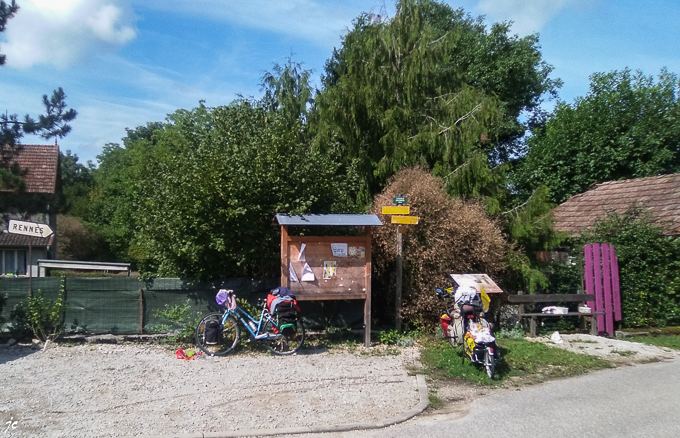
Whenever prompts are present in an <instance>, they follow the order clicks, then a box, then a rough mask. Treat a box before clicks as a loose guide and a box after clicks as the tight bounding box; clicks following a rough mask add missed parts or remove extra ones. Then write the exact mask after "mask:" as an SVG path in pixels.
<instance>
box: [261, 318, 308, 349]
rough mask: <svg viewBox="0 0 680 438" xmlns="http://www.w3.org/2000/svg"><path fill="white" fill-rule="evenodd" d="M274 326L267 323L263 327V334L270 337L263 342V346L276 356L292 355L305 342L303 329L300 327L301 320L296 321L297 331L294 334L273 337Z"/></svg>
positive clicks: (269, 322) (280, 334)
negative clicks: (267, 334)
mask: <svg viewBox="0 0 680 438" xmlns="http://www.w3.org/2000/svg"><path fill="white" fill-rule="evenodd" d="M273 328H274V324H272V322H271V321H267V322H266V323H265V326H264V332H265V333H269V335H270V336H272V338H271V339H266V340H264V341H263V342H264V345H266V346H267V348H269V350H271V352H272V353H274V354H278V355H285V354H293V353H295V352H296V351H298V350H299V349H300V347H302V343H303V342H305V327H304V326H303V325H302V319H298V322H297V330H296V331H295V333H290V334H282V333H279V334H277V335H274V331H273Z"/></svg>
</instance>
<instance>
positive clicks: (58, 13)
mask: <svg viewBox="0 0 680 438" xmlns="http://www.w3.org/2000/svg"><path fill="white" fill-rule="evenodd" d="M19 8H20V9H19V12H18V13H17V14H16V16H15V17H14V18H12V19H11V20H10V21H9V22H8V24H7V29H6V32H5V34H6V35H5V36H6V39H7V42H6V43H4V44H3V45H2V51H3V53H4V54H6V55H7V65H8V66H10V67H18V68H25V67H30V66H32V65H35V64H41V63H44V64H52V65H55V66H57V67H66V66H68V65H70V64H72V63H74V62H77V61H78V60H80V59H83V58H86V57H88V56H91V55H93V54H97V53H100V52H102V51H107V50H111V49H115V48H116V47H119V46H121V45H124V44H126V43H127V42H129V41H131V40H132V39H133V38H134V37H135V35H136V32H135V30H134V28H133V27H132V24H131V23H132V13H131V10H130V8H129V6H128V5H127V4H126V3H125V1H124V0H24V1H20V2H19Z"/></svg>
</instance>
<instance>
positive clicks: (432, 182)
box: [371, 168, 508, 326]
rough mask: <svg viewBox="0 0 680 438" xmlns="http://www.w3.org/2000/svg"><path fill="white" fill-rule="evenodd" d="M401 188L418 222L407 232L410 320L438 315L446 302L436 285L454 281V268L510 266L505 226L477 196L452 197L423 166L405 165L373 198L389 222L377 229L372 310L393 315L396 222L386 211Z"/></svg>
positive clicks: (405, 313)
mask: <svg viewBox="0 0 680 438" xmlns="http://www.w3.org/2000/svg"><path fill="white" fill-rule="evenodd" d="M397 194H402V195H404V196H406V197H408V205H409V206H410V207H411V213H410V215H411V216H418V217H419V218H420V219H419V222H418V225H406V226H405V227H407V232H406V233H405V234H404V236H403V287H402V317H403V321H404V323H406V324H411V325H416V326H417V325H422V324H428V323H432V322H435V321H436V320H438V317H439V312H440V311H441V307H442V306H441V303H440V302H439V301H438V300H437V298H436V295H435V288H436V287H449V286H451V283H450V282H449V281H447V279H446V276H447V275H448V274H449V273H480V272H483V273H487V274H489V275H491V277H495V276H497V275H498V274H499V273H501V272H502V271H503V270H504V269H505V263H504V259H503V256H504V254H505V252H506V249H507V248H508V246H507V243H506V241H505V239H504V238H503V234H502V232H501V229H500V227H499V226H498V225H497V224H496V223H495V222H494V221H493V220H491V219H490V218H489V216H488V215H487V213H486V211H485V210H484V207H483V206H481V205H480V204H478V203H476V202H471V201H467V202H466V201H462V200H460V199H454V198H451V197H450V196H449V195H447V194H446V191H445V190H444V184H443V182H442V181H441V179H439V178H437V177H434V176H432V175H431V174H430V173H428V172H427V171H425V170H423V169H422V168H408V169H403V170H401V171H400V172H399V173H397V174H396V175H395V176H394V177H393V178H392V180H391V182H390V183H389V184H388V185H387V187H386V188H385V190H384V191H383V192H382V193H380V194H379V195H376V196H375V197H374V199H373V208H372V211H371V212H372V213H375V214H377V215H378V216H379V217H380V219H381V220H382V221H383V223H384V224H385V225H384V226H382V227H376V229H375V230H374V234H373V247H372V248H373V256H372V258H373V272H374V275H373V314H374V315H375V316H376V317H377V318H378V319H380V320H381V321H382V322H387V321H390V320H392V321H393V320H394V309H395V307H394V306H395V292H396V280H395V278H396V256H397V244H396V235H397V225H393V224H391V223H390V217H389V216H388V215H382V213H381V211H382V207H383V206H390V205H394V204H393V203H392V198H393V197H395V196H396V195H397Z"/></svg>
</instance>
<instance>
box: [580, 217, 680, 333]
mask: <svg viewBox="0 0 680 438" xmlns="http://www.w3.org/2000/svg"><path fill="white" fill-rule="evenodd" d="M580 241H581V243H591V242H606V243H610V244H612V245H614V248H615V249H616V256H617V257H618V260H619V277H620V285H621V301H622V308H623V325H624V326H625V327H653V326H666V325H672V324H680V240H679V239H678V238H677V237H667V236H664V235H662V233H661V231H660V229H659V228H658V227H656V226H655V225H654V224H653V223H652V221H651V219H650V217H649V216H648V215H645V214H644V213H643V212H642V211H641V210H640V209H637V208H632V209H630V210H629V211H627V212H626V213H625V214H622V215H618V214H614V213H612V214H610V215H608V216H607V217H606V218H605V219H603V220H600V221H598V222H597V223H596V224H595V227H594V228H593V230H592V231H589V232H586V233H583V234H582V236H581V238H580Z"/></svg>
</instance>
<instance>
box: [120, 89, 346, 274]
mask: <svg viewBox="0 0 680 438" xmlns="http://www.w3.org/2000/svg"><path fill="white" fill-rule="evenodd" d="M299 123H301V122H300V121H298V122H297V124H299ZM299 132H300V129H299V128H298V127H296V126H295V125H294V126H293V127H291V126H290V120H289V119H288V117H286V114H285V113H283V112H278V111H274V112H272V111H270V108H269V107H268V106H266V105H261V102H250V101H246V100H240V101H237V102H234V103H233V104H231V105H229V106H226V107H219V108H207V107H205V106H202V105H201V106H199V107H198V108H196V109H194V110H193V111H185V110H180V111H177V112H175V113H174V114H172V115H171V116H170V117H169V123H168V124H166V125H165V127H164V128H163V129H162V130H159V131H157V132H156V135H155V138H156V140H157V144H156V145H155V147H154V148H153V150H152V151H149V153H150V154H151V155H152V156H153V159H148V157H146V158H145V159H144V160H143V162H142V159H141V158H142V157H141V156H139V157H134V158H133V160H139V161H136V163H140V165H139V167H138V168H137V169H138V171H137V172H136V175H135V177H136V178H138V179H137V181H138V182H137V184H136V185H135V194H134V195H133V202H134V212H135V213H134V218H135V223H136V226H137V232H136V234H135V239H136V242H137V243H136V247H137V250H138V251H137V253H136V256H137V257H138V259H139V261H140V267H141V268H142V269H143V270H144V271H145V272H152V273H157V274H158V275H179V276H192V277H198V278H214V277H220V276H271V275H276V274H278V272H279V261H278V255H279V250H278V246H279V244H280V241H279V236H278V230H277V229H276V228H275V227H272V219H273V216H274V214H275V213H277V212H288V213H304V212H309V211H314V212H315V213H325V212H331V211H333V210H334V209H335V208H340V207H339V206H341V205H342V208H343V210H345V211H346V207H345V206H346V205H348V204H347V203H346V202H345V201H348V200H347V196H346V195H345V193H346V192H347V190H346V186H347V183H346V179H343V178H340V177H338V176H337V165H336V164H335V163H334V160H332V159H330V157H328V156H326V155H323V154H321V153H319V152H314V151H312V150H311V149H310V148H309V146H308V145H307V144H305V143H302V142H300V141H299V135H298V134H299ZM143 149H144V148H139V149H137V150H138V151H141V150H143ZM135 166H136V164H133V167H135Z"/></svg>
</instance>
